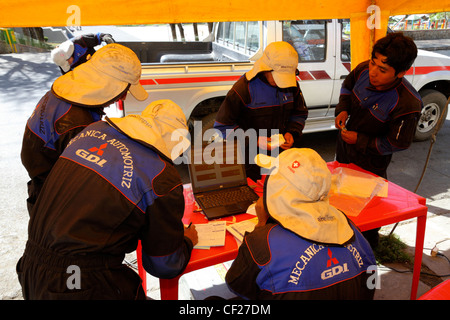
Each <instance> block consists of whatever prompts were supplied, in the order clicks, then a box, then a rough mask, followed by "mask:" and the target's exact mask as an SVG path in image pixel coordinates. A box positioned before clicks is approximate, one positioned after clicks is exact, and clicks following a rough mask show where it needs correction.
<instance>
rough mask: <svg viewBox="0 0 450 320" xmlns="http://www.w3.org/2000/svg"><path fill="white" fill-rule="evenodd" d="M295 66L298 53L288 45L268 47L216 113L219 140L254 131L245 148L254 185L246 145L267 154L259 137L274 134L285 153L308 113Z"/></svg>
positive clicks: (296, 138) (256, 176)
mask: <svg viewBox="0 0 450 320" xmlns="http://www.w3.org/2000/svg"><path fill="white" fill-rule="evenodd" d="M297 66H298V53H297V51H295V49H294V48H293V47H292V46H291V45H290V44H289V43H287V42H284V41H278V42H272V43H270V44H269V45H268V46H267V47H266V49H265V50H264V53H263V56H262V57H261V58H260V59H258V60H257V61H256V62H255V64H254V66H253V68H252V69H251V70H250V71H248V72H247V73H245V75H244V76H242V77H241V78H240V79H239V80H238V81H237V82H236V83H235V84H234V85H233V87H232V88H231V90H230V91H229V92H228V93H227V96H226V98H225V100H224V101H223V103H222V105H221V106H220V108H219V111H218V113H217V116H216V119H215V123H214V128H216V129H217V130H219V131H220V133H221V136H222V138H223V139H226V138H227V136H229V134H230V133H231V132H233V131H235V130H237V129H239V128H240V129H242V130H244V131H245V132H247V131H248V130H249V129H253V130H255V131H254V132H255V133H256V135H257V136H256V139H255V140H256V141H248V142H247V146H246V147H247V148H246V156H247V160H246V172H247V176H249V177H250V178H252V179H253V180H254V181H256V180H257V179H259V177H260V169H259V168H258V166H256V165H255V164H254V162H253V157H254V156H255V155H253V156H252V155H251V154H249V144H254V145H256V144H258V145H257V146H258V147H259V148H263V149H268V150H270V148H268V147H267V145H264V144H265V139H261V137H262V138H264V135H266V136H267V137H271V136H272V133H273V131H278V133H279V134H282V135H283V137H284V143H282V144H281V146H280V148H281V150H286V149H289V148H291V147H292V146H293V145H294V143H296V142H298V141H299V139H300V137H301V135H302V132H303V128H304V126H305V121H306V119H307V117H308V109H307V107H306V104H305V100H304V98H303V94H302V91H301V90H300V87H299V85H298V82H297V78H296V73H297ZM272 130H273V131H272ZM275 133H276V132H275ZM277 151H278V149H277ZM249 156H250V157H249Z"/></svg>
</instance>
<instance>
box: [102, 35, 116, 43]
mask: <svg viewBox="0 0 450 320" xmlns="http://www.w3.org/2000/svg"><path fill="white" fill-rule="evenodd" d="M102 40H103V41H105V42H106V44H110V43H114V42H115V41H114V39H113V37H112V36H111V35H110V34H105V35H104V36H103V38H102Z"/></svg>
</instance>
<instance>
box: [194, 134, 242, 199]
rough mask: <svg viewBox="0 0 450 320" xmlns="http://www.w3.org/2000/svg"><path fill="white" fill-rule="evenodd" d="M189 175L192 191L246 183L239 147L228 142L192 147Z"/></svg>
mask: <svg viewBox="0 0 450 320" xmlns="http://www.w3.org/2000/svg"><path fill="white" fill-rule="evenodd" d="M189 175H190V179H191V183H192V190H193V191H194V193H198V192H204V191H211V190H219V189H222V188H229V187H235V186H240V185H244V184H247V176H246V174H245V165H244V164H243V161H242V157H241V152H240V149H239V148H238V147H237V144H236V143H230V142H228V143H222V142H214V143H211V144H209V145H207V146H203V147H202V148H193V150H191V161H190V164H189Z"/></svg>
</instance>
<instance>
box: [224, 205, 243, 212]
mask: <svg viewBox="0 0 450 320" xmlns="http://www.w3.org/2000/svg"><path fill="white" fill-rule="evenodd" d="M225 209H226V210H227V211H228V212H233V211H240V210H242V208H241V207H240V206H239V205H237V204H230V205H227V206H225Z"/></svg>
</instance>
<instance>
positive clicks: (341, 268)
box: [320, 248, 349, 280]
mask: <svg viewBox="0 0 450 320" xmlns="http://www.w3.org/2000/svg"><path fill="white" fill-rule="evenodd" d="M328 256H329V257H330V259H328V261H327V268H330V267H331V265H332V264H338V263H339V261H338V260H337V259H336V258H333V256H332V253H331V250H330V248H328ZM348 271H349V270H348V266H347V263H344V264H343V265H337V266H334V267H332V268H330V269H326V270H324V271H323V272H322V273H321V275H320V277H321V278H322V280H326V279H330V278H333V277H334V276H337V275H338V274H341V273H344V272H348Z"/></svg>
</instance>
